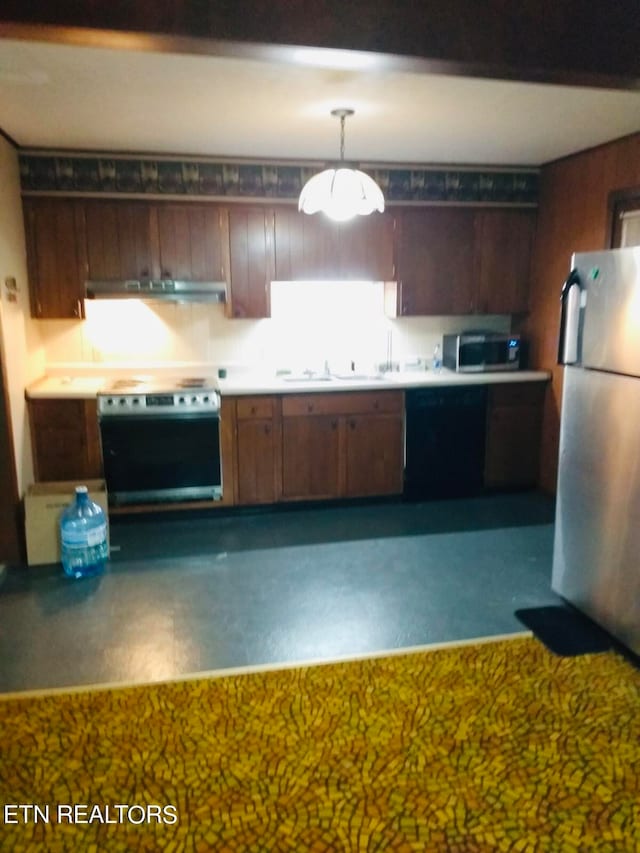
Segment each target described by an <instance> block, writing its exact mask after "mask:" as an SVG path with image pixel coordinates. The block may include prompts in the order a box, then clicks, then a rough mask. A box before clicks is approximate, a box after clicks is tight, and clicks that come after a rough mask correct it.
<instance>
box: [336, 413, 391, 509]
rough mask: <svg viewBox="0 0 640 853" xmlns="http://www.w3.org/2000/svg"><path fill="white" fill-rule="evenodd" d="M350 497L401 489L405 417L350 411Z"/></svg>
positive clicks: (347, 477) (348, 478)
mask: <svg viewBox="0 0 640 853" xmlns="http://www.w3.org/2000/svg"><path fill="white" fill-rule="evenodd" d="M346 448H347V450H346V483H345V494H346V496H347V497H361V496H363V497H364V496H367V495H396V494H401V492H402V477H403V455H404V446H403V429H402V418H401V417H395V416H392V415H391V416H389V415H387V416H385V415H382V416H375V415H373V416H372V415H351V416H349V417H347V418H346Z"/></svg>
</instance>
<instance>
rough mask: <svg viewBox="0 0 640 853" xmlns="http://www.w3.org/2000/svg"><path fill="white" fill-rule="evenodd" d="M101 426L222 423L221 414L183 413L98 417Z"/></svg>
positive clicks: (100, 415) (101, 415)
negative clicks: (195, 422)
mask: <svg viewBox="0 0 640 853" xmlns="http://www.w3.org/2000/svg"><path fill="white" fill-rule="evenodd" d="M98 420H99V422H100V424H104V425H105V426H113V425H114V424H130V423H136V424H140V423H149V424H152V423H156V424H157V423H158V422H159V421H162V422H165V423H166V422H168V421H172V422H179V421H200V420H209V421H211V422H212V423H213V422H216V423H217V422H219V421H220V412H181V413H180V414H173V413H166V414H165V413H163V414H158V413H156V412H149V413H148V414H144V415H143V414H140V415H130V414H128V413H127V414H126V415H103V414H99V415H98Z"/></svg>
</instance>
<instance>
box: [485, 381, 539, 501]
mask: <svg viewBox="0 0 640 853" xmlns="http://www.w3.org/2000/svg"><path fill="white" fill-rule="evenodd" d="M545 391H546V383H544V382H530V383H529V382H527V383H525V382H523V383H517V384H511V383H508V384H504V385H492V386H490V388H489V402H488V407H487V443H486V453H485V485H486V486H487V487H488V488H496V489H499V488H525V487H532V486H535V485H536V484H537V482H538V468H539V461H540V437H541V429H542V414H543V405H544V395H545Z"/></svg>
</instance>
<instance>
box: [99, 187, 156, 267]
mask: <svg viewBox="0 0 640 853" xmlns="http://www.w3.org/2000/svg"><path fill="white" fill-rule="evenodd" d="M85 221H86V241H87V262H88V271H89V272H88V276H87V277H88V278H89V279H90V280H93V281H101V280H103V281H104V280H106V281H110V280H111V281H123V280H126V279H133V280H138V279H149V278H157V277H158V276H159V270H158V269H157V265H158V264H157V258H158V239H157V229H156V227H155V221H154V209H153V207H152V205H151V204H148V203H144V202H133V201H126V202H122V201H87V202H85Z"/></svg>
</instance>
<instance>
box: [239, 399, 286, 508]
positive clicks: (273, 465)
mask: <svg viewBox="0 0 640 853" xmlns="http://www.w3.org/2000/svg"><path fill="white" fill-rule="evenodd" d="M235 406H236V454H237V475H236V493H237V494H236V497H237V502H238V503H239V504H244V505H247V504H269V503H275V502H276V501H277V500H279V498H280V491H281V485H280V483H281V465H280V460H281V453H280V450H281V429H280V405H279V399H278V398H277V397H271V396H264V397H263V396H256V397H238V399H237V400H236V401H235Z"/></svg>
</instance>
